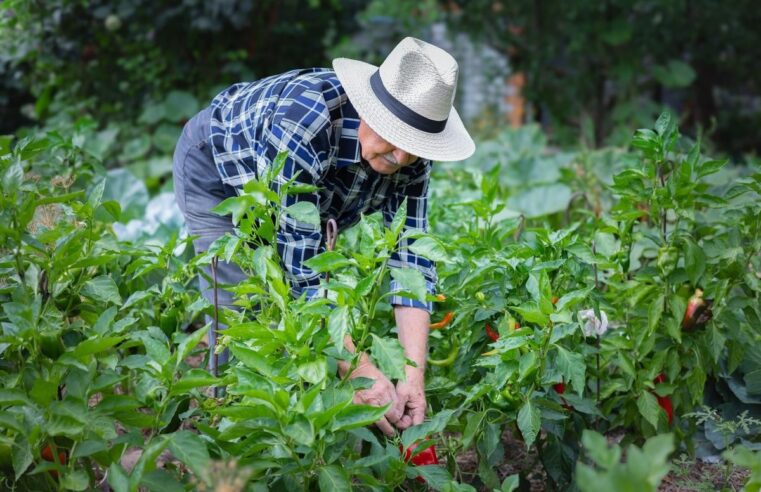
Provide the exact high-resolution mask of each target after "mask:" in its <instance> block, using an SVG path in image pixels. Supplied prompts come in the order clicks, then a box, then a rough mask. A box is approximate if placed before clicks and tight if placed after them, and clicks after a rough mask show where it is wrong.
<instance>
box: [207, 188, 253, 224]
mask: <svg viewBox="0 0 761 492" xmlns="http://www.w3.org/2000/svg"><path fill="white" fill-rule="evenodd" d="M253 205H254V198H253V197H252V196H250V195H240V196H231V197H229V198H225V199H224V200H222V201H221V202H219V203H218V204H217V205H216V206H215V207H214V208H212V209H211V212H213V213H215V214H217V215H222V216H224V215H232V221H233V225H234V226H237V225H238V224H239V223H240V219H241V217H243V215H244V214H245V213H246V212H248V211H249V210H250V209H251V208H252V207H253Z"/></svg>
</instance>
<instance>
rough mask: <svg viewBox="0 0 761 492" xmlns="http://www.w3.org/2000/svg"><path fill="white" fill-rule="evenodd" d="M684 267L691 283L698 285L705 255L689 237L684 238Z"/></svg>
mask: <svg viewBox="0 0 761 492" xmlns="http://www.w3.org/2000/svg"><path fill="white" fill-rule="evenodd" d="M684 244H685V252H684V269H685V270H686V271H687V276H688V277H689V278H690V282H692V284H693V285H698V280H700V277H702V276H703V273H704V272H705V269H706V255H705V253H703V249H702V248H701V247H699V246H698V245H697V244H695V242H694V241H693V240H691V239H687V238H686V239H685V240H684Z"/></svg>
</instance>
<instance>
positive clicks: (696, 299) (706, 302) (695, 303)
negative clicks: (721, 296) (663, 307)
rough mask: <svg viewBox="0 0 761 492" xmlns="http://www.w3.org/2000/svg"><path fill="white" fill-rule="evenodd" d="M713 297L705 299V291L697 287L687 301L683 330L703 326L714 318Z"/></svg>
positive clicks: (691, 329)
mask: <svg viewBox="0 0 761 492" xmlns="http://www.w3.org/2000/svg"><path fill="white" fill-rule="evenodd" d="M712 306H713V300H712V299H703V291H702V290H701V289H695V293H694V294H693V295H692V296H691V297H690V300H689V301H687V309H685V310H684V317H683V318H682V330H684V331H693V330H696V329H700V328H703V327H704V326H705V324H706V323H708V321H709V320H710V319H711V318H713V310H712V309H711V307H712Z"/></svg>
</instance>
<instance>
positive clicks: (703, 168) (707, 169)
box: [698, 159, 729, 179]
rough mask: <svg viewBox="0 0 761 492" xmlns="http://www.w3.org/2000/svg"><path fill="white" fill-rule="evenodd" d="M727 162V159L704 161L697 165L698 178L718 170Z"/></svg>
mask: <svg viewBox="0 0 761 492" xmlns="http://www.w3.org/2000/svg"><path fill="white" fill-rule="evenodd" d="M727 162H729V161H728V160H727V159H721V160H714V161H705V162H703V163H702V164H700V165H698V179H700V178H703V177H705V176H708V175H711V174H714V173H717V172H719V171H720V170H721V169H722V168H723V167H724V166H726V165H727Z"/></svg>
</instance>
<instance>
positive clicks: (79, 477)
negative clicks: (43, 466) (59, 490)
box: [61, 470, 90, 491]
mask: <svg viewBox="0 0 761 492" xmlns="http://www.w3.org/2000/svg"><path fill="white" fill-rule="evenodd" d="M88 485H90V477H88V476H87V473H86V472H85V471H84V470H74V471H72V472H71V473H67V474H66V475H64V476H63V478H62V479H61V486H62V487H63V488H65V489H66V490H74V491H80V490H85V489H87V487H88Z"/></svg>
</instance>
